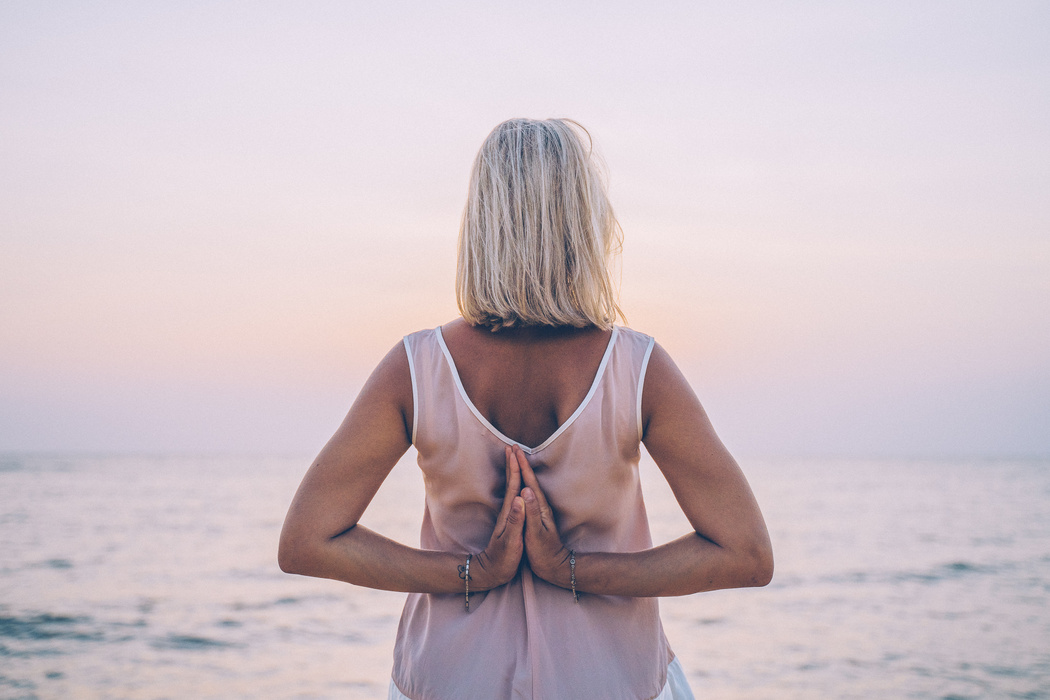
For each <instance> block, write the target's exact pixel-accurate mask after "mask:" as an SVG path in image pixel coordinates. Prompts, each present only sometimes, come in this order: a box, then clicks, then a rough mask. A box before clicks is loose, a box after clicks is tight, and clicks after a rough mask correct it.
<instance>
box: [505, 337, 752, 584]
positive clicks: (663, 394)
mask: <svg viewBox="0 0 1050 700" xmlns="http://www.w3.org/2000/svg"><path fill="white" fill-rule="evenodd" d="M642 419H643V426H644V438H643V439H644V442H645V446H646V448H647V449H648V450H649V454H650V455H652V457H653V459H654V460H655V461H656V464H657V465H658V466H659V467H660V470H661V471H662V472H663V474H664V476H665V477H666V479H667V482H668V484H669V485H670V486H671V490H672V491H673V492H674V495H675V498H676V499H677V500H678V503H679V505H680V506H681V507H682V510H683V511H684V512H685V515H686V518H688V520H689V523H690V525H692V526H693V529H694V532H692V533H690V534H687V535H684V536H683V537H680V538H678V539H677V540H674V541H673V542H669V543H667V544H664V545H661V546H659V547H654V548H652V549H649V550H645V551H642V552H631V553H601V552H591V553H586V552H583V553H581V552H577V553H576V589H577V590H578V591H585V592H591V593H603V594H609V595H626V596H668V595H686V594H689V593H697V592H700V591H710V590H717V589H721V588H738V587H743V586H764V585H766V584H767V583H769V581H770V579H771V578H772V576H773V553H772V548H771V546H770V542H769V534H768V533H767V532H766V525H765V521H764V520H763V518H762V513H761V511H760V510H759V508H758V503H757V502H756V501H755V497H754V495H753V494H752V493H751V488H750V486H748V484H747V480H746V479H745V478H744V475H743V473H742V472H741V471H740V468H739V467H738V466H737V464H736V461H735V460H734V459H733V457H732V456H731V455H730V454H729V452H728V451H727V450H726V448H725V446H724V445H722V442H721V440H719V439H718V436H717V435H716V434H715V431H714V428H713V427H712V426H711V422H710V420H708V418H707V414H706V413H705V412H704V409H703V407H702V406H701V405H700V401H699V400H698V399H697V398H696V395H695V394H694V393H693V391H692V389H691V388H690V387H689V384H688V382H686V380H685V377H684V376H682V373H681V372H680V371H679V369H678V367H677V366H676V365H675V364H674V361H673V360H671V358H670V356H669V355H668V354H667V353H666V351H664V349H663V348H661V347H660V346H659V345H657V346H656V347H655V348H654V349H653V354H652V356H651V358H650V361H649V366H648V370H647V372H646V378H645V389H644V393H643V396H642ZM519 462H520V463H522V466H521V470H522V478H523V480H524V483H525V489H524V490H523V492H522V495H523V497H524V499H525V509H526V532H525V541H526V554H527V556H528V559H529V563H530V565H531V566H532V568H533V571H535V572H536V573H537V574H538V575H540V576H541V577H542V578H544V579H546V580H547V581H549V582H551V583H553V584H555V585H558V586H561V587H563V588H568V587H569V586H570V580H569V578H570V571H569V565H568V553H567V552H566V551H565V548H564V547H563V546H562V543H561V539H560V537H559V536H558V534H557V531H556V530H555V529H554V517H553V514H552V513H551V512H550V508H549V506H548V505H547V503H546V499H545V498H544V496H543V493H542V491H541V490H540V488H539V483H538V482H537V481H536V477H535V475H534V474H533V473H532V470H531V469H530V468H529V466H528V462H527V461H525V459H524V456H523V455H522V457H521V459H520V460H519ZM537 567H538V568H537Z"/></svg>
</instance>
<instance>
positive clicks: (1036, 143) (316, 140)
mask: <svg viewBox="0 0 1050 700" xmlns="http://www.w3.org/2000/svg"><path fill="white" fill-rule="evenodd" d="M515 116H528V117H537V118H543V117H553V116H564V117H571V118H573V119H576V120H578V121H579V122H581V123H582V124H584V125H585V126H586V127H587V128H588V129H589V130H590V132H591V133H592V134H593V136H594V138H595V141H596V143H597V147H598V149H599V151H600V152H601V153H602V154H603V156H604V159H605V161H606V162H607V165H608V169H609V173H610V194H611V197H612V201H613V205H614V207H615V208H616V210H617V214H618V216H619V219H620V223H621V224H622V226H623V229H624V237H625V240H624V250H623V255H622V260H621V267H622V302H623V307H624V309H625V311H626V313H627V316H628V321H629V323H630V325H631V326H632V327H634V328H637V329H638V330H641V331H644V332H646V333H650V334H652V335H654V336H656V338H657V340H658V341H660V342H661V343H662V344H663V345H664V346H665V347H666V348H667V349H668V351H669V352H670V353H671V355H672V356H673V357H675V358H676V359H677V361H678V362H679V364H680V365H681V366H682V368H683V370H684V371H685V372H686V375H687V376H688V377H689V378H690V380H691V381H692V382H693V385H694V387H695V388H696V390H697V392H698V394H699V395H700V398H701V400H702V401H703V402H704V404H705V406H706V407H707V409H708V412H709V413H710V414H711V416H712V419H713V420H714V423H715V426H716V428H718V430H719V432H720V434H721V435H722V436H723V438H724V439H725V441H726V442H727V444H728V445H729V447H730V448H731V449H732V450H733V451H734V452H737V453H739V454H742V455H748V454H756V455H853V456H862V457H863V456H911V455H914V456H942V455H944V456H975V457H988V456H1025V455H1050V4H1048V3H1046V2H1041V1H1040V2H1009V1H1006V2H923V3H914V2H878V3H866V4H860V3H845V2H837V3H836V2H799V3H746V4H745V3H728V2H725V3H705V2H699V3H697V2H655V3H640V2H631V3H621V2H601V3H597V2H587V3H584V2H578V3H577V2H567V3H562V2H550V3H495V2H448V3H423V2H383V3H364V2H329V3H323V2H298V3H265V2H261V3H243V2H237V3H233V2H231V3H197V2H185V3H183V2H180V3H159V2H99V3H88V2H84V3H29V2H9V3H3V4H2V5H0V451H2V450H34V451H75V450H89V451H106V452H110V451H112V452H124V451H151V452H156V451H179V452H214V451H221V452H245V451H251V452H274V451H280V452H304V453H311V452H315V451H316V450H317V449H319V448H320V446H321V445H322V444H323V442H324V441H325V440H326V439H327V437H328V436H329V435H330V433H331V432H332V430H334V428H335V427H336V425H338V423H339V421H340V419H341V418H342V416H343V414H344V413H345V412H346V410H347V408H348V407H349V405H350V403H351V401H352V400H353V397H354V395H355V393H356V391H357V389H358V388H359V387H360V385H361V382H362V381H363V379H364V378H365V377H366V376H367V374H368V372H369V371H370V368H371V367H372V366H373V365H374V364H375V363H376V362H377V361H378V360H379V359H380V358H381V357H382V356H383V354H384V353H385V352H386V351H387V350H388V349H389V348H390V347H391V346H393V345H394V344H395V343H396V342H398V341H399V339H400V337H401V336H402V335H404V334H405V333H409V332H411V331H414V330H417V329H419V328H424V327H432V326H435V325H438V324H440V323H443V322H447V321H449V320H451V319H452V318H454V317H455V316H456V313H457V312H456V306H455V297H454V287H453V278H454V273H455V243H456V235H457V231H458V225H459V216H460V212H461V210H462V207H463V203H464V200H465V194H466V184H467V177H468V171H469V167H470V163H471V161H472V159H473V157H474V154H475V153H476V151H477V148H478V146H479V145H480V144H481V141H482V140H483V139H484V137H485V135H486V134H487V133H488V132H489V130H491V128H492V127H493V126H495V125H496V124H497V123H498V122H500V121H502V120H504V119H506V118H509V117H515Z"/></svg>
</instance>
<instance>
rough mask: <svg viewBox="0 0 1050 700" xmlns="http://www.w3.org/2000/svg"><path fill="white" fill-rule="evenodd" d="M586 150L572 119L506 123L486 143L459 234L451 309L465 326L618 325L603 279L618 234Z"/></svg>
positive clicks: (599, 174)
mask: <svg viewBox="0 0 1050 700" xmlns="http://www.w3.org/2000/svg"><path fill="white" fill-rule="evenodd" d="M581 132H582V135H585V136H586V137H587V144H586V146H585V145H584V141H583V139H582V138H581ZM592 146H593V144H592V143H591V138H590V134H589V133H588V132H587V130H586V129H584V128H583V127H582V126H580V125H579V124H577V123H576V122H574V121H571V120H569V119H546V120H542V121H541V120H534V119H510V120H508V121H505V122H503V123H502V124H500V125H499V126H497V127H496V128H495V129H493V130H492V133H490V134H489V135H488V138H486V139H485V143H483V144H482V146H481V150H479V151H478V155H477V158H475V160H474V167H473V169H472V170H471V174H470V191H469V192H468V194H467V205H466V208H465V209H464V211H463V223H462V225H461V226H460V230H459V263H458V267H457V270H456V301H457V303H458V304H459V310H460V313H461V314H463V318H464V319H466V320H467V321H468V322H469V323H471V324H474V325H484V326H488V327H490V328H491V329H492V330H494V331H495V330H499V329H500V328H504V327H508V326H517V325H546V326H576V327H583V326H590V325H595V326H598V327H599V328H605V329H607V328H610V327H611V326H612V324H613V323H614V322H615V321H616V319H617V317H620V318H623V312H622V311H621V310H620V307H619V305H618V304H617V303H616V289H615V287H614V286H613V283H612V280H611V278H610V274H609V261H610V259H611V257H612V256H613V255H614V254H615V253H618V252H619V250H620V246H621V243H622V233H621V231H620V225H619V223H617V221H616V217H615V216H614V215H613V210H612V207H611V206H610V204H609V198H608V195H607V194H606V191H605V182H604V178H603V171H602V169H601V164H600V161H599V160H598V158H597V156H596V155H595V154H594V153H593V152H592V151H593V148H592Z"/></svg>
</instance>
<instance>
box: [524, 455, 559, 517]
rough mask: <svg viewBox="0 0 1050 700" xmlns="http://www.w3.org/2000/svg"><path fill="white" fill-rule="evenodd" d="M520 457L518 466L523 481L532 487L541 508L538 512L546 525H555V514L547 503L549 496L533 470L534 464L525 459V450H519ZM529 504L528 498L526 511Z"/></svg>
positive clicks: (528, 486)
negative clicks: (544, 491)
mask: <svg viewBox="0 0 1050 700" xmlns="http://www.w3.org/2000/svg"><path fill="white" fill-rule="evenodd" d="M518 457H519V459H518V466H519V467H520V469H521V478H522V481H524V482H525V486H526V487H527V488H530V489H532V492H533V496H534V497H535V499H536V502H537V504H538V507H539V510H538V511H537V514H538V515H540V516H542V517H543V524H544V526H546V527H552V526H553V525H554V516H553V514H552V513H551V508H550V505H549V504H548V503H547V497H546V496H545V495H544V494H543V489H541V488H540V482H539V480H538V479H537V478H536V472H534V471H533V470H532V465H530V464H529V461H528V460H527V459H525V453H524V452H520V451H519V454H518ZM522 495H523V496H524V495H525V492H524V491H522ZM527 505H528V499H526V511H527V510H528V508H527Z"/></svg>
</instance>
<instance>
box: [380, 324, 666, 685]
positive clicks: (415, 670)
mask: <svg viewBox="0 0 1050 700" xmlns="http://www.w3.org/2000/svg"><path fill="white" fill-rule="evenodd" d="M404 342H405V350H406V351H407V353H408V359H409V367H410V368H411V373H412V397H413V401H412V405H413V420H412V443H413V444H414V445H415V447H416V450H417V451H418V453H419V467H420V469H421V470H422V472H423V480H424V483H425V486H426V508H425V510H424V513H423V526H422V530H421V533H420V543H421V546H422V547H423V548H424V549H436V550H443V551H450V552H464V553H466V552H478V551H480V550H482V549H483V548H484V547H485V545H486V544H488V540H489V537H490V536H491V534H492V529H493V527H494V525H495V522H496V516H497V514H498V513H499V509H500V506H501V505H502V499H503V494H504V491H505V488H506V477H505V473H504V464H505V459H504V446H505V445H508V444H509V445H514V444H519V443H516V442H515V441H514V440H512V439H510V438H508V437H506V436H505V435H503V434H502V433H500V432H499V431H498V430H497V429H496V428H495V427H494V426H493V425H492V424H491V423H489V421H488V420H487V419H486V418H485V417H484V416H483V415H482V414H481V412H480V411H478V409H477V408H475V406H474V404H473V403H472V402H471V400H470V397H468V396H467V394H466V392H465V391H464V390H463V384H462V382H461V381H460V378H459V373H458V371H457V369H456V366H455V363H454V362H453V360H452V356H451V354H449V351H448V348H447V347H446V346H445V341H444V339H443V338H442V336H441V329H440V328H436V329H433V330H426V331H420V332H418V333H413V334H412V335H409V336H406V337H405V341H404ZM652 348H653V339H652V338H650V337H649V336H646V335H642V334H641V333H637V332H635V331H632V330H629V329H627V328H619V327H617V328H615V329H614V330H613V332H612V337H611V338H610V339H609V345H608V347H607V348H606V351H605V355H604V356H603V358H602V362H601V365H600V366H599V368H598V372H597V374H596V375H595V377H594V382H593V384H592V385H591V388H590V391H589V392H588V394H587V396H586V398H584V400H583V402H582V403H581V404H580V406H579V407H578V408H577V409H576V411H575V412H574V413H573V414H572V415H571V416H570V417H569V419H568V420H566V421H565V423H564V424H562V425H561V426H560V427H559V428H558V429H557V430H556V431H555V432H554V434H553V435H551V436H550V437H549V438H547V439H546V440H545V441H544V442H543V444H542V445H539V446H537V447H528V446H525V445H522V446H521V447H522V449H523V450H524V451H525V454H526V456H527V457H528V459H529V462H530V464H531V465H532V466H533V468H534V469H535V470H536V476H537V479H539V482H540V486H541V487H542V488H543V491H544V493H545V494H546V496H547V499H548V501H549V502H550V505H551V507H552V509H553V510H554V513H555V516H556V518H557V524H558V529H559V532H560V533H561V535H562V539H563V540H564V541H565V545H566V547H569V548H572V549H575V550H577V551H579V552H589V551H602V552H631V551H638V550H642V549H646V548H648V547H651V546H652V540H651V538H650V535H649V523H648V520H647V518H646V515H645V506H644V504H643V503H642V492H641V486H640V483H639V477H638V459H639V456H640V452H639V445H640V440H641V392H642V382H643V380H644V378H645V367H646V364H647V363H648V361H649V355H650V353H651V352H652ZM673 658H674V655H673V653H672V652H671V649H670V648H669V646H668V644H667V640H666V638H665V637H664V632H663V626H662V625H661V623H660V616H659V610H658V605H657V599H656V598H627V597H620V596H605V595H593V594H581V595H580V600H579V603H575V602H573V598H572V593H571V592H569V591H567V590H565V589H563V588H558V587H556V586H552V585H551V584H549V583H547V582H546V581H543V580H542V579H540V578H537V577H535V576H533V574H532V572H531V571H530V570H529V568H528V564H527V562H523V564H522V568H521V572H520V574H519V575H518V576H517V577H515V578H514V579H513V580H511V581H510V582H509V583H508V584H506V585H504V586H501V587H499V588H496V589H493V590H491V591H488V592H484V593H476V594H472V595H471V597H470V612H466V611H465V610H464V605H463V594H441V595H435V594H423V593H412V594H410V595H409V596H408V600H407V602H406V603H405V609H404V612H403V614H402V616H401V624H400V626H399V628H398V633H397V641H396V643H395V647H394V670H393V680H394V683H395V684H396V685H397V687H398V688H399V689H400V690H401V692H402V693H404V694H405V695H407V696H408V697H409V698H412V699H413V700H448V699H451V698H457V699H458V698H479V699H484V700H491V699H503V698H529V699H535V700H561V699H565V698H578V699H581V700H582V699H586V698H602V699H603V700H617V699H622V700H644V699H647V698H653V697H655V696H656V695H658V694H659V693H660V691H661V689H662V688H663V686H664V682H665V680H666V674H667V665H668V664H669V663H670V662H671V660H672V659H673Z"/></svg>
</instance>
